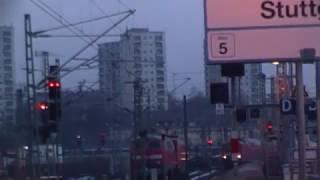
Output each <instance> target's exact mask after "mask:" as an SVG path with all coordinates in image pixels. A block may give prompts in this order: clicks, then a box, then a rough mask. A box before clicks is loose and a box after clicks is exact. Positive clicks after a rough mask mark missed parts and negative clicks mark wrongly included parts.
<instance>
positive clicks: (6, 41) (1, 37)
mask: <svg viewBox="0 0 320 180" xmlns="http://www.w3.org/2000/svg"><path fill="white" fill-rule="evenodd" d="M13 33H14V32H13V28H12V27H6V26H1V27H0V64H1V67H0V122H12V123H15V120H16V117H15V116H16V114H15V108H16V97H15V70H14V67H15V63H14V35H13Z"/></svg>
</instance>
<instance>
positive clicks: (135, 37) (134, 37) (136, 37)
mask: <svg viewBox="0 0 320 180" xmlns="http://www.w3.org/2000/svg"><path fill="white" fill-rule="evenodd" d="M133 39H134V40H135V41H140V40H141V37H140V36H133Z"/></svg>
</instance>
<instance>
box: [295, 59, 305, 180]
mask: <svg viewBox="0 0 320 180" xmlns="http://www.w3.org/2000/svg"><path fill="white" fill-rule="evenodd" d="M302 67H303V62H302V60H301V61H297V62H296V76H297V77H296V79H297V80H296V81H297V122H298V125H299V126H298V140H299V180H306V168H305V162H306V158H305V114H304V85H303V74H302V73H303V70H302Z"/></svg>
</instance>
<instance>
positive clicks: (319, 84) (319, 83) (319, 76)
mask: <svg viewBox="0 0 320 180" xmlns="http://www.w3.org/2000/svg"><path fill="white" fill-rule="evenodd" d="M316 95H317V170H318V175H319V176H320V62H319V61H317V62H316Z"/></svg>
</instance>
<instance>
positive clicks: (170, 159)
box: [130, 134, 185, 180]
mask: <svg viewBox="0 0 320 180" xmlns="http://www.w3.org/2000/svg"><path fill="white" fill-rule="evenodd" d="M181 142H182V141H180V140H179V138H178V137H177V136H169V135H160V134H148V135H147V136H145V137H143V138H142V137H139V138H137V139H135V140H133V141H132V142H131V145H130V165H131V167H130V169H131V179H133V180H140V179H144V180H163V179H168V180H171V179H172V180H178V179H180V177H181V176H182V172H183V169H184V160H185V151H184V149H185V148H184V145H183V144H182V143H181Z"/></svg>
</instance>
